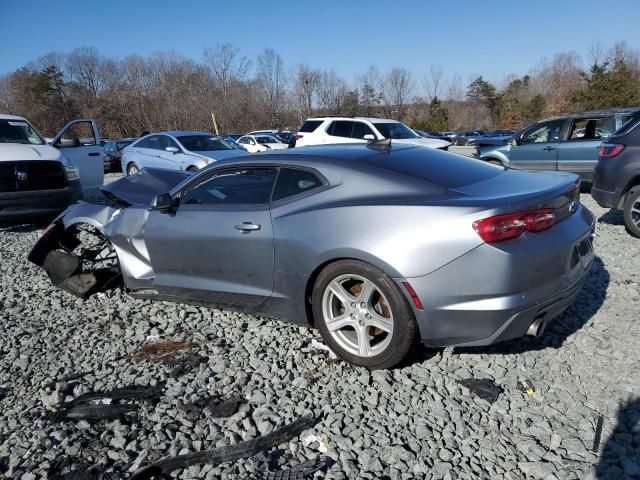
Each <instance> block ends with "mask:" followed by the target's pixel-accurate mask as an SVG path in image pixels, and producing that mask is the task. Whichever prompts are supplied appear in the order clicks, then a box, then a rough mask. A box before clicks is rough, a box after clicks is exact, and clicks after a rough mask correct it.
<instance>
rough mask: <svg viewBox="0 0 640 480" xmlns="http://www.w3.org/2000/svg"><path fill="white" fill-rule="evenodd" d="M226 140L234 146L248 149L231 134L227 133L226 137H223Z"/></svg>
mask: <svg viewBox="0 0 640 480" xmlns="http://www.w3.org/2000/svg"><path fill="white" fill-rule="evenodd" d="M240 137H242V135H240V136H238V138H240ZM222 139H223V140H224V141H225V142H227V143H228V144H229V145H231V146H232V147H233V148H237V149H239V150H245V151H246V149H245V148H244V147H243V146H242V145H240V144H239V143H238V141H237V139H235V138H233V136H231V135H227V136H226V137H223V138H222Z"/></svg>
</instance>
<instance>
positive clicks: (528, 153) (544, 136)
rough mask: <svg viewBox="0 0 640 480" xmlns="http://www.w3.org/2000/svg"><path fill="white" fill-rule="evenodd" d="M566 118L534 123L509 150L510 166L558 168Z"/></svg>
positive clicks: (520, 167) (529, 168) (527, 168)
mask: <svg viewBox="0 0 640 480" xmlns="http://www.w3.org/2000/svg"><path fill="white" fill-rule="evenodd" d="M563 125H564V120H550V121H547V122H540V123H536V124H535V125H532V126H531V127H529V128H528V129H526V130H525V131H524V132H522V135H520V137H519V138H518V140H517V144H516V145H513V146H511V148H510V150H509V166H510V167H511V168H519V169H524V170H556V168H557V166H556V163H557V160H558V147H559V143H560V133H561V131H562V126H563Z"/></svg>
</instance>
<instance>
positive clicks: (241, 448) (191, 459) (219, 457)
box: [130, 415, 318, 480]
mask: <svg viewBox="0 0 640 480" xmlns="http://www.w3.org/2000/svg"><path fill="white" fill-rule="evenodd" d="M317 421H318V419H316V418H315V417H313V416H312V415H305V416H304V417H301V418H299V419H297V420H294V421H293V422H291V423H290V424H288V425H285V426H284V427H281V428H279V429H277V430H274V431H273V432H271V433H268V434H266V435H263V436H261V437H257V438H254V439H252V440H246V441H244V442H239V443H236V444H234V445H229V446H226V447H220V448H216V449H213V450H203V451H200V452H195V453H188V454H185V455H178V456H177V457H169V458H164V459H162V460H159V461H157V462H155V463H152V464H151V465H149V466H147V467H143V468H141V469H140V470H138V471H137V472H135V473H134V474H133V475H132V476H131V477H130V480H147V479H153V478H158V476H159V475H166V474H168V473H170V472H173V471H175V470H178V469H181V468H187V467H190V466H192V465H200V464H207V465H218V464H221V463H227V462H233V461H236V460H239V459H242V458H248V457H253V456H254V455H257V454H258V453H260V452H262V451H265V450H269V449H271V448H274V447H276V446H278V445H280V444H281V443H284V442H288V441H290V440H291V439H293V438H295V437H297V436H298V435H300V434H301V433H302V432H303V431H305V430H307V429H309V428H311V427H313V426H314V425H315V424H316V423H317Z"/></svg>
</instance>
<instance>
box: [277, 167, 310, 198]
mask: <svg viewBox="0 0 640 480" xmlns="http://www.w3.org/2000/svg"><path fill="white" fill-rule="evenodd" d="M321 185H322V182H321V181H320V179H319V178H318V177H317V176H316V175H315V174H314V173H312V172H309V171H308V170H297V169H293V168H281V169H280V173H279V174H278V179H277V180H276V186H275V188H274V190H273V196H272V198H271V200H272V201H274V202H275V201H276V200H281V199H283V198H287V197H292V196H294V195H298V194H299V193H303V192H308V191H310V190H313V189H314V188H318V187H320V186H321Z"/></svg>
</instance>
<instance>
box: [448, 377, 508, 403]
mask: <svg viewBox="0 0 640 480" xmlns="http://www.w3.org/2000/svg"><path fill="white" fill-rule="evenodd" d="M458 383H459V384H460V385H462V386H463V387H466V388H468V389H469V391H471V393H473V394H474V395H476V396H477V397H480V398H481V399H483V400H486V401H487V402H489V403H493V402H495V401H496V400H498V397H499V396H500V394H501V393H502V392H503V390H502V387H500V386H499V385H497V384H496V382H494V381H493V380H490V379H488V378H465V379H463V380H458Z"/></svg>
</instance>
